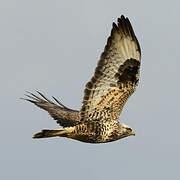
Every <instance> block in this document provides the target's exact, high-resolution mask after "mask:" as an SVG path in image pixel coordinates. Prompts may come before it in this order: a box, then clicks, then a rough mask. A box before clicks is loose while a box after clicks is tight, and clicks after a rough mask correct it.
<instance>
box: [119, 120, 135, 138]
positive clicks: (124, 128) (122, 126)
mask: <svg viewBox="0 0 180 180" xmlns="http://www.w3.org/2000/svg"><path fill="white" fill-rule="evenodd" d="M120 129H121V131H122V137H127V136H135V132H134V131H133V130H132V128H131V127H129V126H127V125H126V124H122V123H121V124H120Z"/></svg>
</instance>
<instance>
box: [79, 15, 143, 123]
mask: <svg viewBox="0 0 180 180" xmlns="http://www.w3.org/2000/svg"><path fill="white" fill-rule="evenodd" d="M140 59H141V52H140V46H139V43H138V41H137V38H136V36H135V34H134V31H133V28H132V26H131V23H130V21H129V20H128V18H125V17H124V16H121V18H118V24H117V25H116V24H115V23H113V28H112V31H111V35H110V37H109V38H108V41H107V45H106V46H105V49H104V52H103V53H102V55H101V57H100V60H99V62H98V65H97V67H96V69H95V73H94V76H93V77H92V79H91V80H90V81H89V82H88V83H87V84H86V87H85V90H84V98H83V106H82V108H81V111H80V115H81V121H87V120H88V121H92V120H117V119H118V117H119V115H120V112H121V110H122V108H123V105H124V104H125V102H126V101H127V99H128V97H129V96H130V95H131V94H132V93H133V92H134V91H135V89H136V87H137V84H138V80H139V68H140Z"/></svg>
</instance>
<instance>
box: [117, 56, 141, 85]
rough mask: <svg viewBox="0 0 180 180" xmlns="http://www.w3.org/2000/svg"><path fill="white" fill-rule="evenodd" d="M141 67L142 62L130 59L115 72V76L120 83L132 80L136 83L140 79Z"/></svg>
mask: <svg viewBox="0 0 180 180" xmlns="http://www.w3.org/2000/svg"><path fill="white" fill-rule="evenodd" d="M139 68H140V62H139V61H137V60H136V59H132V58H131V59H128V60H127V61H125V62H124V64H122V65H121V66H120V67H119V69H118V72H117V73H116V74H115V78H117V79H118V84H120V83H127V82H132V83H133V84H136V83H137V82H138V80H139V76H138V74H139Z"/></svg>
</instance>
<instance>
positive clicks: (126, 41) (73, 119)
mask: <svg viewBox="0 0 180 180" xmlns="http://www.w3.org/2000/svg"><path fill="white" fill-rule="evenodd" d="M140 60H141V50H140V45H139V43H138V40H137V38H136V36H135V33H134V31H133V28H132V26H131V23H130V21H129V19H128V18H125V17H124V16H123V15H122V16H121V17H120V18H118V20H117V23H113V26H112V30H111V34H110V37H109V38H108V40H107V45H106V46H105V48H104V52H103V53H102V54H101V56H100V60H99V61H98V64H97V67H96V69H95V73H94V75H93V77H92V78H91V80H90V81H89V82H88V83H87V84H86V86H85V90H84V97H83V102H82V103H83V105H82V107H81V109H80V110H79V111H77V110H72V109H69V108H68V107H66V106H64V105H63V104H62V103H61V102H60V101H59V100H57V99H56V98H55V97H53V99H54V102H53V101H51V100H49V99H47V98H46V97H45V96H44V95H43V94H42V93H40V92H39V91H37V93H38V94H39V96H37V95H34V94H33V93H30V92H28V94H27V95H26V96H27V98H25V100H27V101H29V102H31V103H34V104H35V105H36V106H38V107H40V108H42V109H44V110H46V111H47V112H48V113H49V114H50V115H51V116H52V117H53V118H54V119H55V120H56V121H57V123H58V124H59V125H60V126H62V127H63V128H62V129H57V130H48V129H44V130H42V131H41V132H39V133H37V134H35V135H34V136H33V138H37V139H38V138H49V137H54V136H58V137H66V138H72V139H75V140H79V141H82V142H86V143H106V142H111V141H115V140H118V139H121V138H124V137H127V136H130V135H135V133H134V131H133V130H132V128H131V127H129V126H127V125H125V124H123V123H120V122H119V121H118V119H119V116H120V113H121V111H122V109H123V106H124V104H125V103H126V101H127V99H128V98H129V97H130V96H131V94H132V93H133V92H134V91H135V90H136V87H137V85H138V82H139V71H140Z"/></svg>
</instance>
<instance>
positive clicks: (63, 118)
mask: <svg viewBox="0 0 180 180" xmlns="http://www.w3.org/2000/svg"><path fill="white" fill-rule="evenodd" d="M37 92H38V91H37ZM28 93H29V92H28ZM38 93H39V95H40V96H41V97H42V98H40V97H38V96H36V95H34V94H32V93H29V95H26V96H27V97H28V98H27V99H25V100H27V101H29V102H31V103H34V104H35V105H36V106H38V107H40V108H42V109H44V110H46V111H48V113H49V114H50V115H51V116H52V117H53V118H54V119H55V120H57V123H58V124H59V125H61V126H63V127H70V126H75V125H76V124H77V123H78V122H79V120H80V117H79V111H76V110H72V109H69V108H67V107H66V106H64V105H63V104H62V103H61V102H60V101H58V100H57V99H56V98H55V97H53V99H54V100H55V101H56V103H57V104H58V105H56V104H55V103H53V102H52V101H50V100H49V99H47V98H46V97H45V96H44V95H43V94H42V93H40V92H38ZM23 99H24V98H23Z"/></svg>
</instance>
